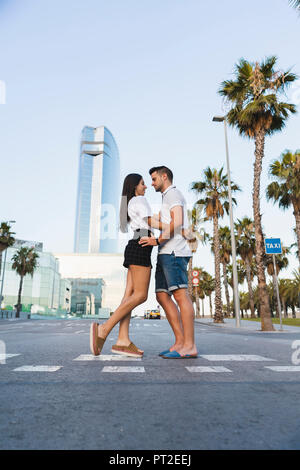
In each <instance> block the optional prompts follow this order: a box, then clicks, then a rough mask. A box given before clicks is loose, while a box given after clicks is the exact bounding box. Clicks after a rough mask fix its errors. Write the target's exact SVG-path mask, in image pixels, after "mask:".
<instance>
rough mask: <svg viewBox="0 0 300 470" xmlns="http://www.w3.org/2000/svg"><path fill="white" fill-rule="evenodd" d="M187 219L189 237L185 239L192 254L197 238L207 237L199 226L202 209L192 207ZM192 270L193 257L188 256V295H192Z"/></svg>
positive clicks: (202, 240) (204, 239) (197, 242)
mask: <svg viewBox="0 0 300 470" xmlns="http://www.w3.org/2000/svg"><path fill="white" fill-rule="evenodd" d="M188 220H189V228H188V232H189V238H188V239H187V242H188V245H189V248H190V250H191V252H192V254H194V253H196V251H197V249H198V244H199V240H200V241H201V242H202V243H205V242H206V239H207V237H208V236H209V235H208V234H207V233H206V232H205V230H204V228H203V227H200V225H201V223H202V222H203V220H204V219H203V217H202V211H200V210H198V208H196V207H194V208H193V209H192V210H188ZM192 271H193V257H191V258H190V261H189V266H188V293H189V295H190V297H192V295H193V285H192V278H193V276H192Z"/></svg>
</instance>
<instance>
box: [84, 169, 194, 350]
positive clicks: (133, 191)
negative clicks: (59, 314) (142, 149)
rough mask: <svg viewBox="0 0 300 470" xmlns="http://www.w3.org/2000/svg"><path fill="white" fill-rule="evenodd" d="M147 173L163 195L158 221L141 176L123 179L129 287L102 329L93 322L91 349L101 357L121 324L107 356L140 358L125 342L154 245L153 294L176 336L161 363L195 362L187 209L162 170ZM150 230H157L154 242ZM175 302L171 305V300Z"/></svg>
mask: <svg viewBox="0 0 300 470" xmlns="http://www.w3.org/2000/svg"><path fill="white" fill-rule="evenodd" d="M149 174H150V176H151V178H152V186H153V187H154V189H155V191H156V192H161V193H162V206H161V211H160V214H159V217H158V216H153V215H152V212H151V208H150V206H149V203H148V201H147V199H146V198H145V191H146V189H147V186H146V185H145V182H144V180H143V178H142V176H141V175H138V174H135V173H133V174H129V175H127V176H126V178H125V180H124V185H123V191H122V201H121V207H120V229H121V231H122V232H127V226H128V224H129V223H130V226H131V228H132V230H133V232H134V236H133V239H132V240H129V242H128V244H127V246H126V248H125V253H124V264H123V266H125V267H126V268H128V273H127V283H126V289H125V293H124V297H123V299H122V301H121V304H120V305H119V307H118V308H117V309H116V311H115V312H114V313H113V314H112V316H111V317H110V318H109V319H108V320H107V321H105V322H104V323H102V324H98V323H92V324H91V328H90V348H91V351H92V353H93V354H94V355H96V356H97V355H99V354H100V353H101V350H102V348H103V345H104V343H105V340H106V338H107V336H108V335H109V333H110V332H111V330H112V329H113V328H114V326H115V325H116V324H117V323H119V336H118V340H117V342H116V344H115V345H114V346H112V349H111V351H112V352H113V353H116V354H122V355H125V356H131V357H142V356H143V351H142V350H141V349H139V348H137V347H136V346H135V345H134V344H133V343H132V342H131V340H130V339H129V324H130V317H131V311H132V310H133V309H134V308H135V307H137V306H138V305H140V304H142V303H144V302H145V301H146V300H147V296H148V289H149V283H150V276H151V268H152V265H151V252H152V249H153V247H154V246H158V255H157V265H156V273H155V291H156V298H157V301H158V302H159V304H160V305H161V306H162V308H163V309H164V311H165V313H166V316H167V320H168V321H169V324H170V326H171V328H172V330H173V333H174V336H175V342H174V344H173V345H172V346H171V347H169V349H167V350H165V351H163V352H161V353H160V354H159V355H160V356H161V357H163V358H165V359H182V358H194V357H197V348H196V345H195V340H194V309H193V305H192V302H191V299H190V297H189V294H188V291H187V287H188V277H187V265H188V262H189V259H190V257H191V252H190V250H189V247H188V244H187V241H186V238H185V236H187V235H186V230H185V229H186V227H187V209H186V202H185V199H184V197H183V195H182V194H181V192H180V191H179V190H178V189H177V188H176V186H174V185H173V173H172V171H171V170H170V169H169V168H167V167H165V166H159V167H154V168H151V170H150V171H149ZM152 229H159V230H160V232H161V233H160V236H159V237H158V238H155V237H154V235H153V231H152ZM172 296H173V297H174V300H175V302H174V300H173V299H172Z"/></svg>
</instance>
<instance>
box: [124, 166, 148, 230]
mask: <svg viewBox="0 0 300 470" xmlns="http://www.w3.org/2000/svg"><path fill="white" fill-rule="evenodd" d="M142 179H143V177H142V176H141V175H138V174H137V173H130V174H129V175H127V176H126V178H125V180H124V183H123V190H122V198H121V205H120V230H121V232H123V233H126V232H127V225H128V222H129V220H130V219H129V216H128V204H129V201H130V199H132V198H133V197H134V196H135V188H136V187H137V186H138V184H139V183H140V181H141V180H142Z"/></svg>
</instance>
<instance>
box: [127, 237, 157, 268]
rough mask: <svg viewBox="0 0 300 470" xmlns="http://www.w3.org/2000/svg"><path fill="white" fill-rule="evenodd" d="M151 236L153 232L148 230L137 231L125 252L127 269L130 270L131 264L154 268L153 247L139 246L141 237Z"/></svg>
mask: <svg viewBox="0 0 300 470" xmlns="http://www.w3.org/2000/svg"><path fill="white" fill-rule="evenodd" d="M151 235H152V234H151V232H150V231H149V230H146V229H145V230H144V229H139V230H135V232H134V236H133V238H132V239H131V240H129V242H128V244H127V246H126V248H125V251H124V263H123V266H124V267H125V268H129V266H130V265H131V264H134V265H136V266H145V267H151V268H152V264H151V253H152V248H153V246H142V245H139V241H140V238H141V237H150V236H151Z"/></svg>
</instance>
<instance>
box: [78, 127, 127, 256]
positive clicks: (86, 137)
mask: <svg viewBox="0 0 300 470" xmlns="http://www.w3.org/2000/svg"><path fill="white" fill-rule="evenodd" d="M119 203H120V160H119V152H118V147H117V144H116V142H115V139H114V137H113V135H112V134H111V132H110V131H109V130H108V129H107V128H106V127H105V126H101V127H96V128H94V127H88V126H86V127H84V128H83V130H82V133H81V143H80V155H79V173H78V189H77V208H76V225H75V243H74V251H75V253H116V252H117V250H118V213H119Z"/></svg>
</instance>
